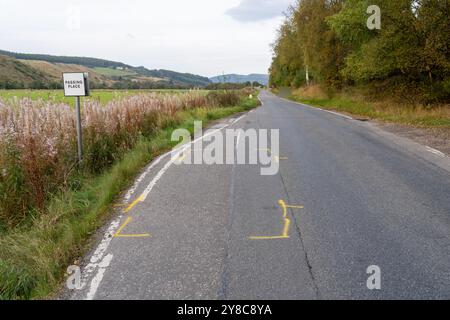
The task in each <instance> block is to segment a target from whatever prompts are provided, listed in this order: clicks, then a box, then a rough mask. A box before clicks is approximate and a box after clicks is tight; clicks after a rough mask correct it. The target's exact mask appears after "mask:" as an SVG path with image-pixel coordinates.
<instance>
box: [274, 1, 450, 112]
mask: <svg viewBox="0 0 450 320" xmlns="http://www.w3.org/2000/svg"><path fill="white" fill-rule="evenodd" d="M371 5H376V6H377V7H378V8H379V9H380V17H379V18H380V19H381V25H380V28H379V29H378V28H376V29H373V28H369V25H368V19H369V18H372V16H371V12H370V11H368V8H369V7H370V6H371ZM273 52H274V55H273V61H272V65H271V68H270V84H271V85H272V86H292V87H300V86H304V85H307V84H310V83H314V84H320V85H321V86H322V87H324V88H325V89H327V90H329V91H331V92H333V91H335V90H341V89H343V88H346V87H359V88H363V89H364V90H366V91H367V92H369V93H375V94H378V95H379V94H380V92H383V94H390V95H393V96H398V97H404V96H414V97H415V99H419V100H421V102H424V103H434V102H448V101H450V1H448V0H395V1H393V0H375V1H372V0H371V1H368V0H299V1H298V2H297V3H296V4H295V5H294V6H292V7H291V8H290V9H289V10H288V12H287V13H286V19H285V21H284V23H283V24H282V25H281V27H280V28H279V30H278V36H277V39H276V41H275V43H274V45H273Z"/></svg>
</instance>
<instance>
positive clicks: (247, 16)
mask: <svg viewBox="0 0 450 320" xmlns="http://www.w3.org/2000/svg"><path fill="white" fill-rule="evenodd" d="M292 2H293V1H292V0H241V3H240V4H239V5H238V6H237V7H234V8H231V9H229V10H228V11H227V12H226V14H227V15H229V16H231V17H232V18H233V19H235V20H237V21H240V22H255V21H264V20H269V19H272V18H276V17H279V16H281V15H282V13H283V11H285V10H286V9H287V8H288V7H289V5H290V4H292Z"/></svg>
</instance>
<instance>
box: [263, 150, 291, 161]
mask: <svg viewBox="0 0 450 320" xmlns="http://www.w3.org/2000/svg"><path fill="white" fill-rule="evenodd" d="M258 151H267V152H269V153H270V154H271V155H272V154H273V153H272V150H271V149H258ZM272 158H274V159H275V163H280V161H281V160H288V158H287V157H280V156H276V155H272Z"/></svg>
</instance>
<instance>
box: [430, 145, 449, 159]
mask: <svg viewBox="0 0 450 320" xmlns="http://www.w3.org/2000/svg"><path fill="white" fill-rule="evenodd" d="M425 148H426V149H427V150H428V151H429V152H431V153H433V154H435V155H437V156H439V157H447V155H446V154H445V153H443V152H441V151H439V150H436V149H434V148H431V147H428V146H425Z"/></svg>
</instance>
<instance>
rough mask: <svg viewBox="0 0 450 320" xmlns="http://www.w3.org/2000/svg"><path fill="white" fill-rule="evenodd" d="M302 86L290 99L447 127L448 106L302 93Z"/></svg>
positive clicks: (367, 116)
mask: <svg viewBox="0 0 450 320" xmlns="http://www.w3.org/2000/svg"><path fill="white" fill-rule="evenodd" d="M302 93H303V90H298V91H296V92H294V94H293V95H292V96H290V97H289V99H290V100H292V101H296V102H300V103H304V104H308V105H311V106H316V107H321V108H323V109H327V110H333V111H337V112H343V113H348V114H351V115H354V116H357V117H362V118H365V119H376V120H380V121H383V122H391V123H400V124H406V125H413V126H417V127H423V128H448V129H450V106H448V105H447V106H433V107H425V106H422V105H411V104H399V103H394V102H392V101H379V102H378V101H377V102H370V101H367V100H366V99H364V98H363V97H359V96H351V95H346V94H339V95H336V96H334V97H331V98H329V97H325V96H324V95H323V94H318V95H317V96H314V95H311V94H308V93H307V94H302Z"/></svg>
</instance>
